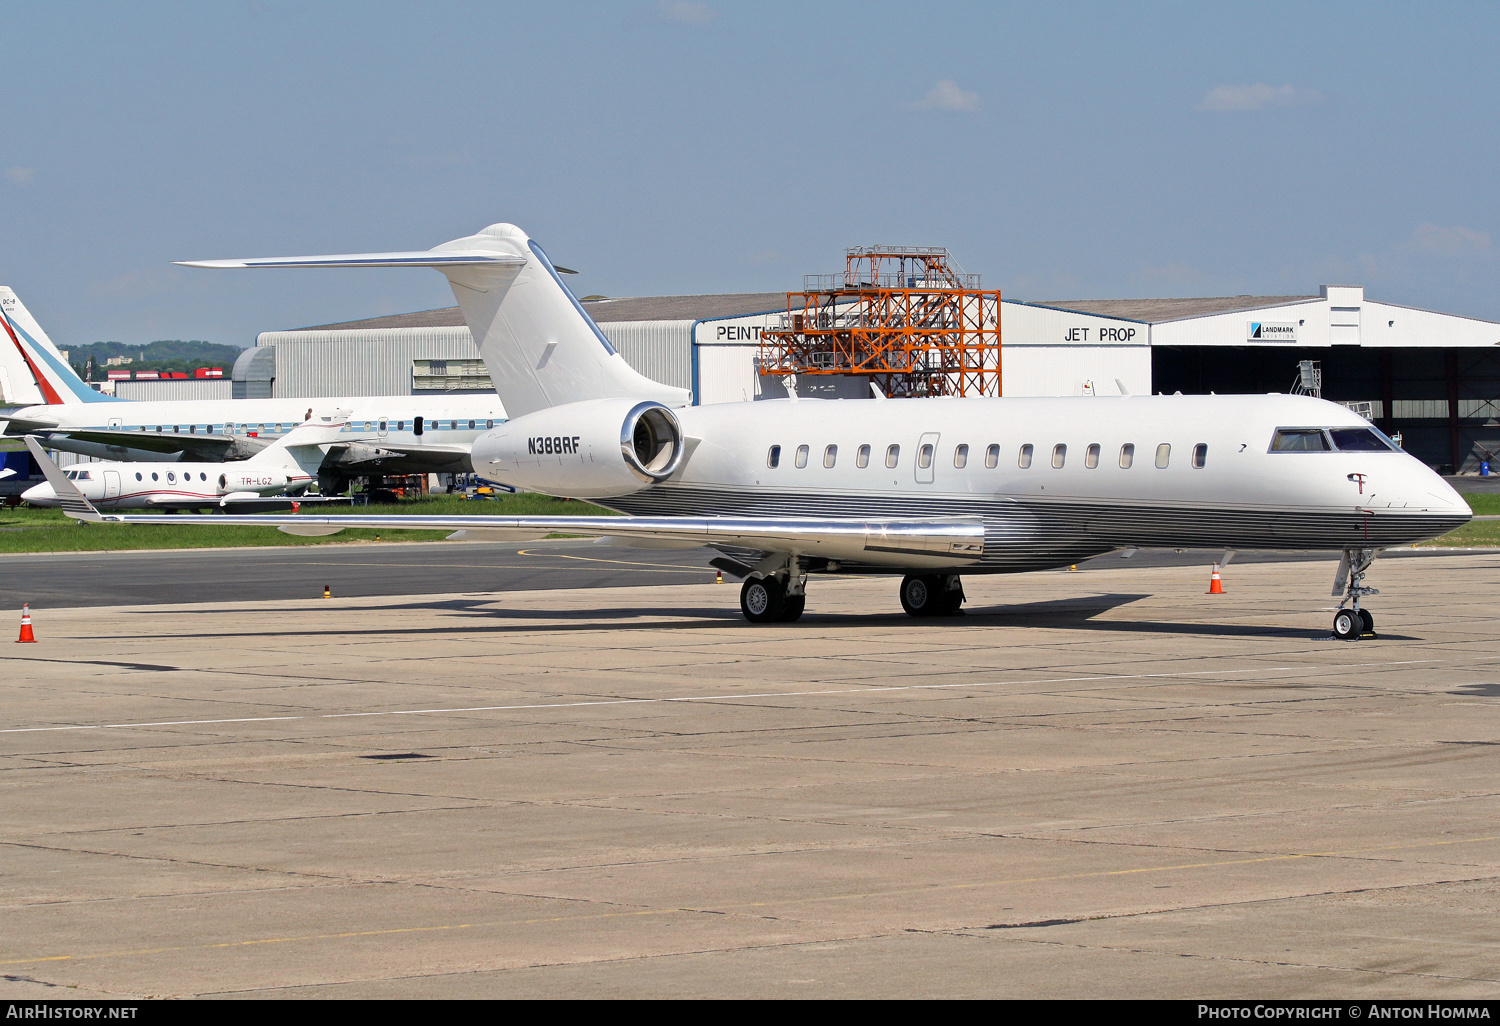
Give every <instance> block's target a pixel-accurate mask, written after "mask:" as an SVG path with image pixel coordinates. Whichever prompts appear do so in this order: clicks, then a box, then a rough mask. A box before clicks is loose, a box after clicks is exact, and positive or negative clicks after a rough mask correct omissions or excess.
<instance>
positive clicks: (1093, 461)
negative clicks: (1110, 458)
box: [1083, 442, 1099, 470]
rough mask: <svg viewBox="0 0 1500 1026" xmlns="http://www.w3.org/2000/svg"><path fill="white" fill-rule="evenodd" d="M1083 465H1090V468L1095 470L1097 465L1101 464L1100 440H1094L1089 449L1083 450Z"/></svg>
mask: <svg viewBox="0 0 1500 1026" xmlns="http://www.w3.org/2000/svg"><path fill="white" fill-rule="evenodd" d="M1083 465H1084V466H1085V467H1088V468H1089V469H1090V470H1093V469H1094V468H1095V467H1097V466H1098V465H1099V443H1098V442H1094V443H1093V444H1092V445H1090V446H1089V447H1088V448H1087V449H1085V450H1083Z"/></svg>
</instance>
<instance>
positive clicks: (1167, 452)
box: [1156, 442, 1172, 470]
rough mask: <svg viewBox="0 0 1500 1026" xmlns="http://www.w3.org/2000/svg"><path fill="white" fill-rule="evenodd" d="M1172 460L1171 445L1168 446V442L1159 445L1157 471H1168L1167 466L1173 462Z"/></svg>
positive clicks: (1157, 449)
mask: <svg viewBox="0 0 1500 1026" xmlns="http://www.w3.org/2000/svg"><path fill="white" fill-rule="evenodd" d="M1171 459H1172V447H1171V446H1170V445H1168V444H1167V443H1166V442H1163V443H1161V444H1160V445H1158V446H1157V447H1156V469H1157V470H1166V469H1167V464H1168V463H1169V462H1171Z"/></svg>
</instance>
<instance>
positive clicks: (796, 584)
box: [740, 560, 807, 623]
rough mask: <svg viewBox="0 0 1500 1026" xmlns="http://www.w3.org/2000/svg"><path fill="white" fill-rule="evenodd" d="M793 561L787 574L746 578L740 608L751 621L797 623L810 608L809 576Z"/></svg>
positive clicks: (741, 589)
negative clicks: (808, 593) (808, 596)
mask: <svg viewBox="0 0 1500 1026" xmlns="http://www.w3.org/2000/svg"><path fill="white" fill-rule="evenodd" d="M800 571H801V567H799V566H798V565H797V561H796V560H792V561H791V562H790V563H789V564H788V565H787V568H786V572H785V573H778V574H770V575H767V576H764V577H757V576H751V577H747V578H745V583H744V584H742V585H741V586H740V611H741V612H742V613H744V614H745V619H746V620H749V621H750V622H751V623H795V622H796V621H798V620H800V619H802V611H803V610H804V609H805V608H807V575H806V574H803V573H801V572H800Z"/></svg>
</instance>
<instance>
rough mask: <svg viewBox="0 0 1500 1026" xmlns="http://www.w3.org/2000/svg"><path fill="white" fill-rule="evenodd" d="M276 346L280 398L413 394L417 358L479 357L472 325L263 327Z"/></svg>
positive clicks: (267, 341) (261, 339)
mask: <svg viewBox="0 0 1500 1026" xmlns="http://www.w3.org/2000/svg"><path fill="white" fill-rule="evenodd" d="M255 341H256V345H257V346H275V348H276V384H275V387H274V388H273V390H272V394H273V395H275V396H276V397H277V398H291V397H313V396H345V395H347V396H365V395H411V394H412V380H411V378H412V361H413V360H447V359H477V358H478V356H479V350H478V347H477V346H475V345H474V339H473V338H472V337H471V336H470V335H469V329H467V328H462V327H454V328H394V329H379V330H364V331H264V332H261V333H260V335H258V336H256V340H255Z"/></svg>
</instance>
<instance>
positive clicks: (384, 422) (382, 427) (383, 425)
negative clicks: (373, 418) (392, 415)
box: [380, 419, 390, 431]
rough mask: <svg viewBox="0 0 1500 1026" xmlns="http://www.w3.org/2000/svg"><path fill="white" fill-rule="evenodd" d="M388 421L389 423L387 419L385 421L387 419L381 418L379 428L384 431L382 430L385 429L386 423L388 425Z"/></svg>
mask: <svg viewBox="0 0 1500 1026" xmlns="http://www.w3.org/2000/svg"><path fill="white" fill-rule="evenodd" d="M389 423H390V422H389V421H387V420H384V419H382V420H381V421H380V430H381V431H384V430H385V429H386V426H387V425H388V424H389Z"/></svg>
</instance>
